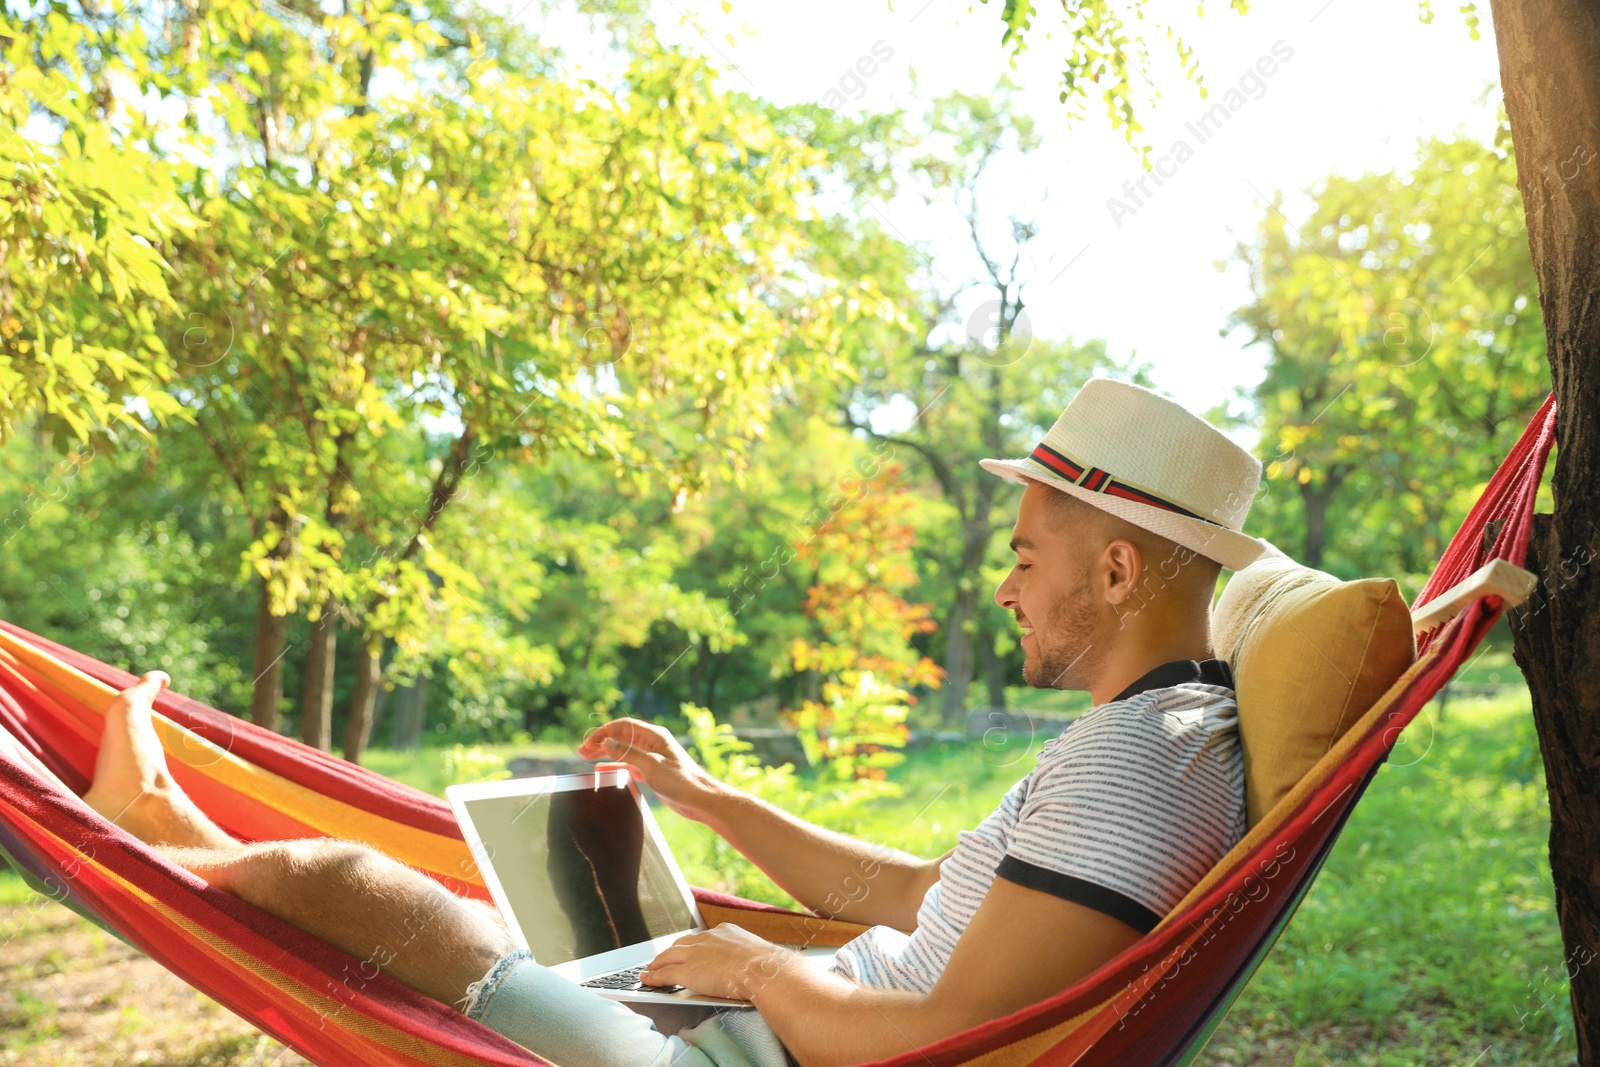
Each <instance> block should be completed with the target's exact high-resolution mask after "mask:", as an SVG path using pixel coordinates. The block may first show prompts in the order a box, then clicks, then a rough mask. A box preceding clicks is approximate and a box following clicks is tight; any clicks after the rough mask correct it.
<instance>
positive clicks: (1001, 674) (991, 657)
mask: <svg viewBox="0 0 1600 1067" xmlns="http://www.w3.org/2000/svg"><path fill="white" fill-rule="evenodd" d="M994 638H995V634H994V631H993V630H984V631H983V634H982V636H981V637H980V638H979V639H978V650H979V652H981V653H982V659H983V679H984V682H985V683H986V684H987V686H988V689H989V706H990V707H991V708H996V709H998V710H1000V711H1004V710H1006V661H1005V660H1004V659H1002V658H1000V656H999V655H998V654H996V652H995V650H994Z"/></svg>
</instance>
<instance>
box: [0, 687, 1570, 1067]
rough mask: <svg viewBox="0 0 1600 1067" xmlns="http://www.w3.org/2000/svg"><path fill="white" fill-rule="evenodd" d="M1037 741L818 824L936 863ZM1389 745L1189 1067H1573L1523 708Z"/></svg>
mask: <svg viewBox="0 0 1600 1067" xmlns="http://www.w3.org/2000/svg"><path fill="white" fill-rule="evenodd" d="M1508 664H1509V660H1508V661H1507V664H1499V663H1494V662H1490V659H1489V656H1486V657H1485V658H1484V660H1482V661H1479V662H1478V663H1476V664H1475V665H1474V668H1473V670H1474V672H1475V673H1481V674H1483V675H1485V677H1484V678H1482V679H1481V681H1482V682H1486V683H1487V682H1489V681H1490V679H1489V678H1488V677H1487V675H1488V674H1489V673H1491V672H1493V671H1496V670H1504V669H1505V667H1506V666H1507V665H1508ZM1510 670H1512V671H1514V670H1515V668H1514V667H1510ZM1471 681H1472V682H1473V683H1478V682H1479V681H1480V679H1478V678H1477V677H1473V678H1472V679H1471ZM1043 740H1044V739H1043V738H1035V739H1033V740H1032V741H1031V742H1030V743H1026V744H1022V743H1018V744H1016V745H1014V746H1006V745H1001V744H995V743H990V744H984V743H982V742H973V743H970V744H955V743H952V744H946V745H939V746H934V747H932V748H929V749H925V750H921V751H918V752H916V753H913V754H912V755H911V757H910V758H909V759H908V760H907V761H906V763H905V764H903V765H902V766H901V767H899V768H897V769H896V770H895V771H894V772H893V774H892V779H893V780H894V781H895V782H897V783H898V784H899V785H900V787H901V790H902V792H901V795H900V796H898V797H893V798H881V799H878V800H875V801H872V802H870V803H867V804H862V805H857V806H855V807H852V808H846V809H844V810H842V811H836V812H835V813H834V814H833V816H832V817H831V819H830V822H831V823H832V824H833V825H836V826H837V827H838V828H839V829H842V830H845V831H846V832H850V833H854V834H857V835H859V836H861V837H864V838H868V839H871V840H875V841H881V842H883V843H885V844H888V845H892V846H895V847H898V848H903V849H906V850H907V851H910V852H913V853H916V854H919V855H924V856H934V855H938V854H940V853H942V852H943V851H945V850H946V849H948V848H950V847H952V846H953V845H954V844H955V842H956V837H957V834H958V833H959V832H960V831H961V830H963V829H969V828H971V827H973V826H976V825H977V824H978V822H979V821H981V820H982V818H983V817H984V816H985V815H987V814H988V813H989V811H990V810H992V808H993V807H994V805H995V804H996V803H997V802H998V801H999V798H1000V796H1001V795H1002V794H1003V793H1004V792H1005V790H1006V789H1007V788H1009V787H1010V786H1011V785H1012V784H1013V783H1014V782H1015V781H1016V780H1017V779H1019V778H1020V777H1021V776H1022V775H1024V774H1025V773H1027V771H1028V770H1029V769H1030V768H1031V767H1032V766H1033V763H1034V759H1035V757H1036V755H1037V752H1038V749H1039V747H1040V745H1041V744H1042V742H1043ZM1404 742H1405V743H1404V744H1403V745H1402V746H1401V747H1399V748H1397V749H1396V751H1395V753H1394V754H1393V756H1392V758H1391V760H1390V762H1389V763H1387V764H1385V765H1384V766H1383V767H1382V768H1381V769H1380V771H1379V773H1378V775H1377V777H1376V779H1375V780H1374V782H1373V784H1372V786H1371V788H1370V789H1369V790H1368V793H1367V795H1366V797H1365V799H1364V800H1363V801H1362V802H1361V804H1360V805H1359V806H1358V807H1357V808H1356V810H1355V813H1354V814H1353V815H1352V816H1351V819H1350V822H1349V824H1348V826H1347V827H1346V829H1345V831H1344V834H1343V836H1342V837H1341V839H1340V842H1339V844H1338V845H1337V846H1336V848H1335V849H1334V851H1333V853H1332V854H1331V855H1330V857H1329V859H1328V862H1327V864H1326V865H1325V867H1324V869H1323V872H1322V874H1321V876H1320V877H1319V879H1318V880H1317V882H1316V884H1315V885H1314V886H1313V888H1312V889H1311V891H1310V893H1309V894H1308V895H1307V897H1306V899H1305V901H1304V902H1303V903H1302V905H1301V907H1300V910H1299V912H1298V914H1297V915H1296V917H1295V919H1294V921H1293V922H1292V923H1290V925H1289V927H1288V928H1287V930H1286V931H1285V932H1284V934H1283V936H1282V938H1281V939H1280V940H1279V942H1278V944H1277V945H1276V946H1275V947H1274V949H1273V950H1272V952H1271V953H1270V954H1269V955H1268V956H1267V958H1266V960H1265V961H1264V962H1263V964H1262V966H1261V968H1260V970H1259V971H1258V972H1257V974H1256V975H1255V977H1254V979H1253V980H1252V982H1251V983H1250V985H1249V987H1248V988H1247V989H1246V990H1245V991H1244V993H1243V994H1242V995H1241V996H1240V998H1239V1000H1238V1001H1237V1002H1236V1004H1235V1005H1234V1007H1233V1009H1232V1011H1231V1013H1230V1015H1229V1016H1228V1018H1227V1019H1226V1020H1224V1022H1223V1023H1222V1024H1221V1025H1220V1026H1219V1027H1218V1029H1217V1031H1216V1033H1215V1034H1214V1035H1213V1038H1212V1040H1211V1043H1210V1044H1209V1046H1208V1047H1207V1049H1206V1051H1205V1052H1204V1053H1203V1054H1202V1055H1201V1057H1200V1059H1199V1060H1198V1061H1197V1062H1198V1063H1201V1064H1252V1065H1253V1064H1274V1065H1278V1064H1281V1065H1302V1064H1304V1065H1327V1064H1339V1065H1343V1064H1352V1065H1356V1064H1359V1065H1371V1067H1389V1065H1401V1064H1415V1063H1445V1062H1450V1063H1458V1064H1468V1063H1471V1064H1475V1065H1477V1067H1490V1065H1506V1064H1527V1065H1534V1064H1538V1065H1541V1067H1545V1065H1550V1064H1560V1063H1572V1062H1574V1059H1575V1051H1574V1050H1575V1040H1574V1035H1573V1032H1572V1020H1571V1014H1570V1010H1569V1007H1568V1004H1567V999H1566V995H1567V994H1566V984H1565V981H1564V978H1563V970H1562V945H1561V940H1560V936H1559V932H1558V928H1557V924H1556V918H1555V910H1554V901H1553V899H1552V891H1551V885H1550V872H1549V865H1548V859H1547V855H1546V838H1547V836H1548V832H1549V809H1548V803H1547V799H1546V796H1545V790H1544V782H1543V773H1542V764H1541V762H1540V757H1539V752H1538V748H1537V742H1536V738H1535V735H1534V731H1533V725H1532V722H1531V719H1530V717H1529V708H1528V698H1527V694H1526V691H1524V690H1520V689H1519V690H1510V691H1508V692H1507V694H1506V695H1503V696H1500V697H1496V698H1482V697H1465V696H1463V697H1453V698H1452V699H1451V701H1450V703H1449V711H1448V717H1447V718H1446V719H1445V720H1444V721H1442V722H1440V721H1439V720H1438V719H1437V718H1436V717H1435V716H1434V715H1433V714H1432V713H1431V707H1430V710H1428V711H1425V712H1424V713H1423V715H1422V716H1420V717H1419V719H1418V721H1417V722H1416V723H1415V724H1413V726H1412V727H1411V728H1410V729H1409V730H1408V731H1407V732H1406V734H1405V736H1404ZM535 750H537V751H545V752H548V753H549V754H556V753H558V752H560V751H561V746H544V745H540V746H529V745H495V746H482V751H483V752H485V753H488V754H491V755H496V756H500V757H502V758H504V757H509V756H510V755H513V754H523V753H527V752H529V751H535ZM453 751H454V750H453V749H450V748H425V749H423V750H422V751H421V752H415V753H395V752H375V753H373V754H372V758H371V759H370V760H369V761H368V762H369V764H370V765H371V766H372V767H373V768H374V769H376V770H378V771H380V772H382V773H385V774H390V775H392V776H394V777H398V778H400V779H402V780H405V781H409V782H411V783H412V784H414V785H417V786H419V787H421V788H424V789H427V790H429V791H431V792H438V791H440V790H442V788H443V786H444V785H445V784H446V783H447V782H448V780H449V776H450V774H451V770H452V768H457V767H460V766H461V764H460V762H459V761H458V760H454V759H453ZM658 811H659V817H660V820H661V823H662V827H663V830H664V832H665V833H666V834H667V836H668V838H669V839H670V841H671V842H672V845H673V849H674V851H675V852H676V853H677V855H678V856H679V858H680V861H681V862H682V865H683V866H684V868H685V872H686V873H687V874H688V876H689V878H690V879H691V881H694V882H696V883H697V884H700V885H706V886H711V887H715V888H722V889H726V890H728V891H732V892H737V893H741V894H744V895H746V896H751V897H755V898H757V899H765V900H769V901H773V902H775V903H787V902H788V898H787V897H785V896H784V895H783V894H782V892H781V891H779V890H777V889H776V887H773V886H771V885H770V883H768V882H766V880H765V878H764V877H763V876H761V875H760V873H759V872H757V871H755V870H754V868H753V867H751V866H750V865H749V864H748V863H747V862H746V861H745V860H744V859H743V858H742V857H739V856H737V855H736V854H732V853H731V852H730V851H729V850H728V849H727V848H726V846H725V845H721V844H720V843H719V842H718V841H717V840H716V839H715V838H714V837H713V836H712V835H710V834H709V833H708V832H707V831H705V829H704V828H703V827H700V826H698V825H695V824H689V823H686V822H685V821H684V820H682V819H679V818H677V817H676V816H674V815H672V813H671V812H669V811H666V810H665V809H658ZM27 898H28V891H27V889H26V888H25V887H24V886H23V885H22V884H21V882H20V881H19V880H18V879H17V878H16V877H15V876H14V875H10V874H0V906H4V905H8V904H10V905H15V904H18V903H20V902H22V901H24V900H26V899H27ZM47 958H48V957H47ZM9 980H10V976H9V975H8V976H5V977H0V986H3V985H4V984H6V983H7V982H8V981H9ZM35 1007H36V1006H35V1005H33V1004H32V1003H31V1002H20V1001H19V1002H18V1003H16V1005H15V1007H14V1008H13V1009H12V1014H11V1018H10V1019H9V1020H7V1026H6V1027H5V1029H6V1030H9V1031H11V1032H10V1033H6V1034H5V1035H4V1036H5V1041H4V1042H0V1045H3V1044H8V1043H11V1042H19V1043H21V1044H23V1045H32V1044H33V1043H34V1042H36V1041H42V1040H47V1039H48V1029H49V1027H48V1018H47V1017H45V1016H41V1015H40V1014H39V1013H38V1012H37V1011H35V1010H32V1009H34V1008H35ZM19 1030H20V1031H21V1032H19ZM13 1047H15V1046H13Z"/></svg>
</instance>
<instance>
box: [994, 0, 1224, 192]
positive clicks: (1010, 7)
mask: <svg viewBox="0 0 1600 1067" xmlns="http://www.w3.org/2000/svg"><path fill="white" fill-rule="evenodd" d="M988 2H989V0H984V3H986V4H987V3H988ZM1228 6H1229V7H1230V8H1232V9H1233V10H1234V11H1236V12H1237V13H1239V14H1241V15H1243V14H1244V13H1245V12H1247V11H1248V10H1249V8H1250V4H1249V0H1230V2H1229V5H1228ZM1145 7H1146V5H1145V0H1131V2H1129V3H1126V4H1113V3H1110V2H1109V0H1065V2H1063V3H1062V5H1061V29H1063V30H1065V32H1064V33H1052V32H1051V31H1050V30H1049V29H1045V28H1038V29H1036V28H1035V27H1034V24H1033V23H1034V17H1035V16H1036V15H1037V14H1038V13H1039V12H1038V8H1037V6H1036V5H1035V4H1034V3H1033V0H1001V3H1000V21H1001V24H1002V25H1003V27H1004V29H1003V31H1002V33H1001V38H1000V40H1001V43H1002V44H1003V45H1008V46H1010V48H1011V62H1012V66H1015V65H1016V61H1017V57H1018V56H1020V55H1021V54H1022V52H1023V50H1024V49H1025V48H1026V47H1027V45H1028V42H1029V39H1030V34H1031V35H1033V36H1034V37H1037V35H1038V34H1040V33H1043V34H1044V35H1045V36H1046V37H1047V38H1053V39H1056V40H1060V41H1062V42H1063V51H1064V54H1063V55H1062V56H1061V57H1060V63H1061V85H1060V91H1059V93H1058V96H1059V99H1060V101H1061V103H1063V104H1065V105H1067V114H1068V116H1069V118H1071V119H1074V120H1081V119H1082V118H1084V116H1085V110H1084V109H1085V108H1086V106H1087V105H1088V103H1089V101H1090V99H1091V98H1092V97H1094V96H1095V95H1096V93H1097V92H1098V97H1099V102H1100V103H1102V104H1104V105H1105V110H1106V116H1107V117H1108V118H1109V119H1110V122H1111V128H1112V129H1113V130H1121V131H1122V135H1123V138H1124V139H1125V140H1126V141H1127V142H1128V144H1129V145H1133V146H1134V147H1136V148H1137V149H1138V151H1139V154H1140V158H1141V159H1143V160H1144V161H1145V164H1146V167H1148V166H1149V155H1150V145H1149V144H1147V143H1144V142H1143V140H1142V139H1140V140H1139V141H1136V140H1135V134H1137V133H1139V132H1140V131H1141V130H1143V129H1144V126H1143V125H1142V124H1141V123H1140V122H1139V121H1138V119H1137V117H1136V114H1135V112H1136V105H1135V103H1134V90H1133V81H1134V79H1137V80H1138V81H1140V82H1141V83H1143V84H1145V85H1147V86H1148V85H1151V84H1153V79H1152V77H1151V66H1150V54H1149V50H1148V47H1147V44H1146V42H1147V40H1148V39H1150V38H1153V37H1154V36H1155V32H1153V31H1159V32H1160V33H1161V35H1162V36H1163V37H1165V38H1166V40H1167V43H1168V44H1169V45H1171V47H1172V50H1173V57H1174V58H1175V59H1176V60H1177V62H1178V67H1179V69H1180V70H1181V71H1182V72H1183V76H1184V78H1185V79H1187V80H1192V81H1193V82H1194V83H1195V87H1196V88H1197V89H1198V90H1199V93H1200V96H1201V98H1202V99H1204V98H1205V96H1206V95H1207V89H1206V87H1205V78H1204V76H1203V75H1201V73H1200V65H1199V62H1198V60H1197V59H1196V57H1195V54H1194V49H1193V48H1192V47H1190V46H1189V44H1188V43H1187V42H1186V41H1185V40H1184V38H1183V34H1182V33H1181V32H1180V31H1179V30H1178V28H1177V26H1176V24H1175V23H1173V22H1151V23H1150V24H1149V25H1150V26H1151V27H1152V29H1151V30H1145V29H1144V28H1143V27H1138V28H1130V25H1129V16H1131V17H1132V21H1133V22H1138V23H1143V22H1145ZM1195 13H1196V15H1197V16H1204V14H1205V2H1204V0H1201V2H1200V3H1199V4H1197V5H1196V7H1195ZM1153 95H1155V94H1154V90H1152V96H1153ZM1152 102H1153V99H1147V100H1146V101H1145V104H1144V105H1143V106H1149V104H1150V103H1152Z"/></svg>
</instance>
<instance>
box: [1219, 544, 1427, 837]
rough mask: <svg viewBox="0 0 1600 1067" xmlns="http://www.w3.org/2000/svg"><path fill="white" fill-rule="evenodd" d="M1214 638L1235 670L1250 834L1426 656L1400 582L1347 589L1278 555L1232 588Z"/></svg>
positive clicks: (1236, 578) (1367, 582) (1368, 581)
mask: <svg viewBox="0 0 1600 1067" xmlns="http://www.w3.org/2000/svg"><path fill="white" fill-rule="evenodd" d="M1211 638H1212V645H1213V646H1214V648H1215V651H1216V654H1217V656H1219V657H1220V658H1222V659H1225V660H1227V661H1228V664H1229V665H1230V666H1231V667H1232V668H1233V681H1234V687H1235V692H1236V694H1237V698H1238V701H1239V739H1240V743H1241V745H1242V747H1243V749H1244V778H1245V801H1246V807H1247V810H1248V815H1249V819H1250V825H1251V826H1254V825H1255V824H1256V823H1257V822H1258V821H1260V819H1261V817H1262V816H1263V815H1265V814H1266V813H1267V812H1269V811H1271V810H1272V808H1273V806H1274V805H1275V804H1277V803H1278V801H1280V800H1282V799H1283V798H1284V796H1285V795H1286V794H1288V792H1289V790H1291V789H1293V788H1294V786H1295V783H1296V782H1298V781H1299V780H1300V778H1301V777H1302V776H1303V775H1304V774H1305V773H1306V771H1308V770H1310V769H1311V766H1312V764H1314V763H1316V762H1317V760H1319V759H1320V758H1322V756H1323V754H1324V753H1326V752H1327V751H1328V749H1330V748H1331V747H1333V743H1334V742H1335V741H1337V740H1338V739H1339V738H1340V737H1341V736H1343V734H1344V732H1345V731H1346V730H1347V729H1349V728H1350V725H1351V724H1352V723H1354V722H1355V721H1356V720H1357V719H1359V718H1360V717H1361V716H1362V714H1363V713H1364V712H1366V710H1367V709H1368V708H1369V707H1371V706H1372V704H1373V703H1374V702H1375V701H1376V700H1377V699H1378V698H1379V697H1381V696H1382V695H1383V694H1384V693H1385V692H1387V691H1388V689H1389V687H1390V686H1391V685H1393V684H1394V681H1395V679H1396V678H1399V677H1400V675H1401V674H1402V673H1403V672H1404V671H1405V669H1406V668H1407V667H1409V666H1411V663H1412V661H1413V660H1414V659H1416V654H1417V652H1416V640H1415V638H1414V637H1413V636H1412V633H1411V614H1410V612H1409V610H1408V609H1407V608H1406V601H1405V597H1404V596H1402V595H1401V593H1400V587H1399V586H1398V585H1397V584H1395V581H1394V579H1392V578H1363V579H1360V580H1359V581H1354V582H1341V581H1340V580H1339V579H1337V578H1335V577H1334V576H1333V575H1331V574H1327V573H1324V572H1323V571H1317V570H1312V569H1311V568H1309V567H1302V566H1301V565H1300V564H1298V563H1296V562H1295V561H1294V560H1292V559H1290V558H1288V557H1287V556H1285V555H1283V554H1282V553H1281V552H1279V551H1278V550H1277V549H1275V548H1273V549H1270V551H1269V552H1268V554H1266V555H1263V556H1262V557H1261V558H1260V559H1258V560H1257V561H1256V562H1254V563H1252V564H1251V565H1250V566H1248V567H1246V568H1245V569H1244V570H1242V571H1239V572H1238V573H1237V574H1235V575H1233V577H1232V578H1230V579H1229V581H1228V584H1227V587H1226V588H1224V589H1223V591H1222V596H1221V598H1220V599H1219V600H1218V601H1217V604H1216V607H1215V608H1214V609H1213V610H1212V620H1211Z"/></svg>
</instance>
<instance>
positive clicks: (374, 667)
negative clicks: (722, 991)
mask: <svg viewBox="0 0 1600 1067" xmlns="http://www.w3.org/2000/svg"><path fill="white" fill-rule="evenodd" d="M382 673H383V638H382V637H381V636H378V635H376V634H373V635H367V636H364V637H363V638H362V641H361V653H360V655H358V656H357V657H356V690H355V693H354V694H353V695H352V696H351V697H350V717H349V719H348V720H347V721H346V722H345V726H344V758H345V759H347V760H349V761H350V762H351V763H360V762H361V757H362V756H363V755H364V754H365V753H366V751H367V740H368V739H369V738H370V737H371V736H372V706H373V702H374V700H375V699H376V698H377V695H378V677H379V676H380V675H381V674H382Z"/></svg>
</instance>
